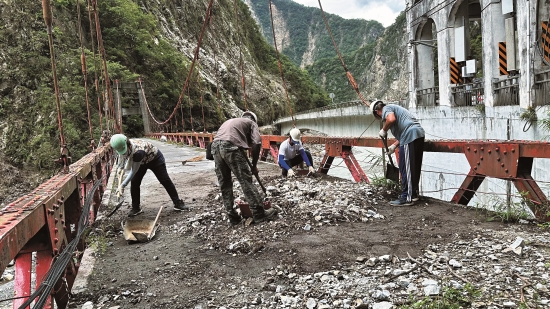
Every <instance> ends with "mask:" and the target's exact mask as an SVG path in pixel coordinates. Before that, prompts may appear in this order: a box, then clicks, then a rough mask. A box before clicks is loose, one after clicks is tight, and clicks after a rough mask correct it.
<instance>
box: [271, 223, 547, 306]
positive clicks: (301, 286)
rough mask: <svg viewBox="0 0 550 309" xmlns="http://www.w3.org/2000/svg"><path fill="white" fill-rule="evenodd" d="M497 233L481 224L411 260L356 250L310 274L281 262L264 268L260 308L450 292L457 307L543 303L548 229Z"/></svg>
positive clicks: (372, 302) (388, 300) (410, 299)
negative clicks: (344, 261)
mask: <svg viewBox="0 0 550 309" xmlns="http://www.w3.org/2000/svg"><path fill="white" fill-rule="evenodd" d="M503 236H504V235H502V234H500V233H498V232H494V231H490V230H487V231H484V236H479V237H478V238H475V239H473V240H472V241H456V242H452V243H449V244H445V245H431V246H429V247H428V248H426V249H425V250H424V252H425V253H424V255H423V256H422V257H418V258H416V259H415V258H412V257H410V256H409V258H408V259H399V258H398V257H396V256H390V255H385V256H379V257H371V258H367V257H358V258H357V261H356V264H355V265H350V266H347V267H345V266H342V267H333V269H331V270H327V271H326V272H319V273H312V274H301V275H297V274H295V273H292V272H290V271H288V270H286V269H285V267H284V266H283V265H280V266H279V267H277V269H273V270H270V271H267V272H266V273H265V276H266V278H267V279H266V286H265V289H266V290H271V291H273V292H275V293H274V294H273V295H272V296H271V297H270V298H269V299H266V300H265V302H266V303H265V305H266V306H265V307H266V308H285V307H290V308H311V309H313V308H318V309H320V308H373V309H381V308H394V307H396V306H398V305H404V304H412V303H414V302H417V301H421V300H423V299H425V297H432V298H433V299H436V300H437V299H438V298H439V299H441V298H444V297H445V293H447V295H449V294H450V293H452V292H453V291H454V292H457V291H458V295H459V296H460V297H458V298H456V296H455V299H453V300H455V301H457V300H460V301H461V302H462V305H463V308H487V309H497V308H522V307H521V306H520V304H521V303H524V305H526V307H523V308H548V307H550V293H549V288H550V260H549V259H548V257H549V253H550V233H548V232H546V233H541V234H540V235H537V236H535V237H534V238H532V239H530V240H529V241H528V242H527V241H525V240H523V239H522V238H521V237H517V239H516V240H515V241H514V239H511V240H510V239H506V238H502V237H503ZM525 243H529V245H525ZM518 248H519V249H518ZM447 297H449V296H447ZM425 307H427V305H425V306H424V307H422V306H421V307H415V308H425ZM430 308H431V307H430ZM453 308H454V307H453ZM457 308H458V307H457Z"/></svg>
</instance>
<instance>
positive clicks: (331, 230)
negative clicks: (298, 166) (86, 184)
mask: <svg viewBox="0 0 550 309" xmlns="http://www.w3.org/2000/svg"><path fill="white" fill-rule="evenodd" d="M170 147H171V148H170V149H172V148H173V150H165V149H164V148H163V150H162V151H163V152H164V153H165V155H166V157H167V161H169V163H168V164H167V165H168V170H169V174H170V175H171V177H172V179H173V180H174V182H175V184H176V187H177V188H178V191H179V192H180V195H181V197H182V198H183V199H184V200H185V201H186V202H187V203H188V204H189V205H190V206H191V210H190V211H189V212H176V211H173V210H172V203H171V201H170V200H169V198H168V195H167V194H166V193H165V191H164V190H163V189H162V187H161V186H160V185H159V184H158V182H157V181H156V179H154V177H152V175H149V174H151V173H150V172H149V173H148V174H147V176H146V179H145V180H144V184H143V185H142V205H143V206H144V208H145V214H142V215H141V216H144V217H147V218H154V217H155V215H156V213H157V211H158V208H159V207H160V206H165V209H164V210H163V211H162V213H161V215H160V219H159V222H160V229H159V231H158V232H157V235H156V236H155V238H154V239H153V240H151V241H150V242H148V243H136V244H128V243H127V242H126V241H125V240H124V238H123V237H122V236H121V221H123V220H125V219H126V213H127V211H128V210H129V208H128V207H129V206H128V205H129V204H128V202H125V204H124V205H123V207H122V208H121V209H120V210H119V211H118V212H117V213H116V214H115V215H114V216H113V217H111V218H104V219H103V220H100V221H99V222H98V223H96V225H95V226H94V230H93V232H92V234H91V237H90V238H91V239H95V240H96V244H95V246H96V253H95V256H96V264H95V265H94V268H93V273H92V275H91V276H90V277H89V278H88V280H89V285H88V289H87V290H86V291H84V292H82V293H78V294H76V295H74V296H73V298H72V300H71V302H70V308H81V307H82V304H84V303H85V302H87V301H91V302H92V303H93V304H94V307H93V308H117V307H116V306H120V307H118V308H248V307H247V306H251V305H254V304H257V303H258V301H257V300H258V299H261V298H268V297H269V296H270V295H273V294H274V293H275V291H274V290H273V288H272V287H273V285H272V284H276V283H277V282H276V279H275V278H274V273H276V272H277V271H278V270H281V269H283V270H288V271H290V272H293V273H298V274H307V273H317V272H323V271H329V270H331V269H334V268H335V267H337V268H338V269H345V268H346V267H347V266H349V265H354V264H355V263H357V262H356V259H357V258H358V257H360V256H364V257H367V258H368V257H377V256H381V255H387V254H389V255H394V256H397V257H400V258H406V257H407V253H408V254H410V255H411V256H413V257H416V256H419V255H422V253H423V250H424V249H425V248H426V247H428V246H429V245H432V244H440V243H445V242H450V241H456V240H464V241H468V240H471V239H473V238H479V237H480V236H481V237H482V236H483V233H484V231H486V230H500V229H509V228H514V226H513V225H509V224H503V223H500V222H487V221H486V220H485V219H484V216H483V214H482V213H480V212H479V211H476V210H472V209H471V208H465V207H461V206H457V205H454V204H450V203H447V202H442V201H438V200H434V199H429V198H424V199H422V200H421V201H420V202H418V203H417V204H416V205H414V206H410V207H392V206H390V205H389V204H388V203H387V201H388V200H389V199H391V198H393V197H395V196H392V195H391V194H389V195H388V192H386V191H385V190H379V189H378V190H377V189H373V191H372V192H374V193H373V195H374V196H375V200H376V199H378V200H377V202H375V203H371V202H370V201H371V200H370V199H365V200H364V204H363V205H362V206H361V207H366V208H368V209H372V210H374V211H376V213H378V214H379V215H381V216H382V217H381V219H375V220H367V221H366V222H362V221H360V220H341V221H334V220H332V221H330V222H325V224H321V223H320V222H314V221H312V220H311V219H310V218H303V217H300V216H292V215H291V214H290V209H286V211H287V212H285V214H282V215H281V216H280V217H279V218H277V219H276V220H274V221H272V222H265V223H260V224H251V225H246V224H241V225H238V226H229V224H228V223H227V222H226V221H224V220H222V213H223V211H222V205H221V199H219V198H218V199H216V196H217V195H218V193H219V189H218V187H217V186H216V183H217V181H216V176H215V173H214V170H213V162H210V161H206V160H204V161H201V162H192V163H188V165H187V164H186V165H181V158H189V157H192V156H196V155H200V154H201V152H200V151H197V150H195V149H191V148H187V147H184V148H180V147H178V148H176V147H173V146H170ZM182 149H183V152H182ZM168 151H174V152H176V151H177V153H178V155H177V156H171V157H169V156H170V154H167V152H168ZM259 170H260V175H261V177H262V178H263V179H264V180H265V186H266V187H268V186H270V185H273V184H275V183H276V182H278V181H281V180H280V178H279V176H278V174H279V173H280V170H279V168H278V167H276V166H275V165H273V164H260V165H259ZM147 177H150V178H147ZM315 181H317V182H319V183H325V182H326V183H330V181H332V180H331V179H330V177H328V179H323V178H317V179H315ZM349 184H350V186H352V185H353V184H352V183H351V182H349ZM128 191H129V190H128ZM126 193H127V194H129V192H126ZM357 195H360V193H357ZM127 199H129V196H128V197H127ZM279 206H280V207H281V208H283V209H285V207H291V206H289V205H285V204H284V203H281V204H280V205H279ZM105 212H107V210H104V211H103V213H105ZM204 214H208V215H204ZM198 217H199V218H200V220H198V219H197V218H198ZM305 224H311V226H312V227H313V228H312V229H310V230H307V229H304V228H301V227H302V226H304V225H305ZM520 228H521V229H523V230H525V229H535V228H536V227H529V226H521V227H520ZM535 232H536V231H535ZM250 235H252V236H250ZM254 235H257V236H258V237H259V238H258V240H257V241H256V240H254V237H255V236H254ZM264 236H265V237H264ZM239 237H243V238H248V240H247V239H244V242H247V241H248V242H249V247H248V248H244V249H242V248H241V249H240V250H231V244H230V243H228V239H231V241H232V240H234V239H235V238H237V239H238V238H239ZM250 239H252V241H250ZM274 281H275V282H274ZM252 307H254V306H252ZM255 308H264V307H263V306H262V305H257V306H255ZM266 308H267V306H266Z"/></svg>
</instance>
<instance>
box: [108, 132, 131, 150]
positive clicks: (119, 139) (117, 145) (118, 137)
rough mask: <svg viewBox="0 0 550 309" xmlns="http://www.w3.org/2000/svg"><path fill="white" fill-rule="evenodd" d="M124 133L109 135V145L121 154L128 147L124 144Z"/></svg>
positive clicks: (125, 139)
mask: <svg viewBox="0 0 550 309" xmlns="http://www.w3.org/2000/svg"><path fill="white" fill-rule="evenodd" d="M126 141H127V138H126V135H124V134H115V135H113V136H112V137H111V147H113V149H114V150H115V151H116V152H117V153H118V154H119V155H123V154H125V153H126V150H128V147H127V146H126Z"/></svg>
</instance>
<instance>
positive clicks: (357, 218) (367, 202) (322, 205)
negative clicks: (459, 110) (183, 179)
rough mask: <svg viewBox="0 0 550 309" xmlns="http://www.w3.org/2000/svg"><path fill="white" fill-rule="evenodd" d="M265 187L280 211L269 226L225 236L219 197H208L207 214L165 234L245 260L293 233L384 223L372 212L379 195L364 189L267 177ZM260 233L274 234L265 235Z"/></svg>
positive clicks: (239, 194)
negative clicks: (242, 256)
mask: <svg viewBox="0 0 550 309" xmlns="http://www.w3.org/2000/svg"><path fill="white" fill-rule="evenodd" d="M266 185H267V187H266V191H267V199H268V201H270V203H271V205H272V207H275V208H277V209H278V210H279V214H278V218H276V219H275V220H274V221H271V222H268V223H265V224H261V225H255V224H250V222H249V221H250V220H248V221H247V220H243V221H242V222H241V224H239V225H237V226H235V227H234V228H233V231H231V232H230V233H227V232H226V230H227V229H228V226H229V225H228V218H227V216H226V215H225V212H224V211H223V205H222V199H221V194H220V193H215V194H211V195H210V196H209V198H208V200H212V204H211V205H207V206H206V211H204V212H200V211H199V212H198V213H197V214H196V215H194V216H191V217H189V218H188V219H187V220H186V221H183V222H178V223H176V224H173V225H171V226H169V227H168V229H169V232H171V233H182V234H191V235H193V236H194V237H197V238H199V239H201V240H203V241H205V246H204V247H205V248H206V249H216V250H222V251H224V252H229V253H236V254H248V253H250V252H253V251H254V252H255V251H258V250H261V248H262V247H263V244H264V243H265V242H269V241H275V240H281V239H283V238H285V237H288V236H289V235H292V234H295V233H296V231H314V230H315V229H318V228H322V227H323V226H326V225H338V223H339V222H365V223H368V222H369V221H372V220H383V219H384V216H382V215H380V214H378V213H377V211H376V208H375V207H374V206H376V205H377V204H378V202H379V201H380V195H379V194H378V191H379V190H380V189H379V188H377V187H373V186H370V185H368V184H360V183H351V182H349V181H344V180H335V181H332V180H321V179H319V178H298V179H282V178H280V177H272V178H271V179H269V180H268V181H267V182H266ZM234 187H235V188H234V191H235V192H234V194H235V197H237V199H243V200H244V195H243V194H242V191H241V190H240V186H239V184H238V182H236V183H235V184H234ZM236 208H237V211H238V212H240V210H239V209H238V207H236ZM264 230H270V231H271V230H272V231H277V232H275V233H265V232H264Z"/></svg>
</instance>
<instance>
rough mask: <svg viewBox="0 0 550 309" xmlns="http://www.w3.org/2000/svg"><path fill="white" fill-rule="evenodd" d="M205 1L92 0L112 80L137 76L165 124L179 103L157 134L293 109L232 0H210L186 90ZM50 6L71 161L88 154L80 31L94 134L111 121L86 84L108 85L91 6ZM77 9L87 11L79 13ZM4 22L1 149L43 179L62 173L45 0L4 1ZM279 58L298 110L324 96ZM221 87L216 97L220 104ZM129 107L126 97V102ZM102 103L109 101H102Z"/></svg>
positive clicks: (137, 127) (0, 34)
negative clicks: (205, 26)
mask: <svg viewBox="0 0 550 309" xmlns="http://www.w3.org/2000/svg"><path fill="white" fill-rule="evenodd" d="M208 3H209V1H208V0H192V1H189V0H159V1H145V0H133V1H132V0H105V1H98V12H99V18H100V26H101V33H102V37H103V41H104V46H105V51H106V55H107V56H106V57H107V59H106V67H107V70H108V72H109V77H110V80H111V81H114V80H120V81H123V82H135V81H136V80H137V79H138V78H141V80H143V82H144V85H145V94H146V96H147V101H148V103H149V104H150V107H151V110H152V112H153V114H154V115H155V118H157V119H158V120H160V121H164V120H165V119H167V117H168V116H169V115H170V114H171V113H172V111H173V109H174V107H175V106H176V103H177V102H178V100H179V99H180V100H181V102H182V107H181V110H178V111H177V113H176V117H174V118H173V119H172V121H171V122H169V123H167V124H166V125H165V126H161V127H156V129H164V130H170V129H172V130H176V129H177V130H178V131H181V130H182V129H185V130H190V129H191V128H193V129H195V130H197V131H202V130H203V129H204V128H205V127H206V129H208V130H212V129H215V128H216V127H217V126H219V125H220V124H221V123H222V122H223V121H224V120H225V119H227V118H229V117H234V116H237V115H240V112H241V110H244V109H245V108H247V107H248V108H249V109H250V110H252V111H254V112H256V113H257V114H258V116H259V118H260V121H259V122H260V124H265V123H270V122H271V121H272V120H274V119H276V118H278V117H279V116H281V115H286V114H288V106H287V105H288V103H287V99H286V95H285V92H284V88H283V85H282V83H281V77H280V75H279V70H278V65H277V60H276V54H275V50H274V49H273V48H272V47H271V46H270V45H269V44H268V43H267V42H266V41H265V40H264V38H263V36H262V35H261V33H260V32H259V28H258V26H257V25H256V23H255V21H254V20H253V19H252V17H251V15H250V11H249V10H248V7H247V6H246V5H245V4H244V3H243V2H241V1H236V2H235V3H236V8H235V7H234V2H233V1H231V0H218V1H215V2H214V6H213V13H212V19H211V22H210V23H209V27H208V29H206V32H205V35H204V38H203V42H202V47H201V52H200V59H199V61H198V63H197V66H196V68H195V71H194V74H193V75H192V76H191V79H190V88H189V91H186V92H183V91H182V90H183V85H184V83H185V79H186V76H187V74H188V71H189V68H190V63H191V59H192V55H193V51H194V50H195V48H196V46H197V41H198V38H199V34H200V30H201V27H202V24H203V21H204V17H205V12H206V8H207V5H208ZM51 4H52V9H53V17H54V19H53V28H52V29H53V43H54V55H55V62H56V67H57V70H56V72H57V77H58V81H59V93H60V96H59V97H60V105H61V114H62V117H63V128H64V137H65V140H66V142H67V146H68V148H69V150H70V151H71V156H72V158H73V160H77V159H79V158H80V157H81V156H82V155H84V154H85V153H87V152H88V151H89V150H88V145H89V138H90V134H89V133H88V131H89V127H88V122H87V108H86V91H85V88H84V82H83V75H82V72H81V63H80V58H81V55H80V50H81V44H80V40H79V36H82V37H83V40H82V41H83V46H82V47H83V48H84V50H85V52H86V60H87V73H88V74H87V85H88V97H89V103H90V105H91V117H92V123H93V138H94V139H95V140H96V141H98V140H99V134H100V131H101V128H103V129H105V128H107V127H109V128H111V127H112V121H111V122H110V124H109V125H108V124H107V123H106V122H105V117H103V123H102V124H101V126H100V124H99V112H98V102H97V97H98V95H97V94H98V92H96V90H95V88H94V86H93V85H94V82H95V80H94V79H95V77H96V76H97V77H99V85H100V86H99V93H103V91H104V90H105V89H106V85H105V83H104V81H103V80H102V76H103V64H102V62H100V59H99V56H98V44H97V41H96V39H95V36H94V37H92V35H91V33H93V32H94V31H90V29H92V30H95V23H94V22H91V23H90V20H89V15H88V7H87V6H86V1H83V0H51ZM77 5H79V7H80V11H81V12H82V13H81V16H80V19H79V17H78V15H77V12H78V11H77ZM235 12H236V13H235ZM0 18H1V20H2V22H1V26H0V132H1V134H0V156H1V157H2V158H3V159H4V160H5V162H6V163H8V164H10V165H12V166H15V167H17V168H23V169H25V170H29V171H42V175H44V174H46V175H47V174H50V173H52V172H56V170H57V169H58V167H56V166H55V165H54V163H53V160H54V159H56V158H58V157H59V147H60V145H59V130H58V121H57V109H56V105H57V104H56V97H55V95H54V90H53V79H52V76H53V73H52V69H51V67H52V66H51V61H50V50H49V44H48V35H47V32H46V27H45V25H44V19H43V17H42V7H41V3H40V1H34V0H33V1H31V0H21V1H17V5H15V4H14V2H13V1H11V0H0ZM92 20H93V17H92ZM79 28H82V32H80V31H79ZM94 52H95V53H94ZM241 55H242V56H241ZM241 57H242V59H243V65H242V71H243V72H244V75H245V77H246V78H245V86H246V98H247V100H246V102H247V103H246V106H245V102H244V99H243V98H244V93H243V88H242V86H241V85H242V83H241V66H240V61H239V59H240V58H241ZM282 63H283V67H284V72H285V80H286V84H287V88H288V90H289V98H290V100H289V101H290V104H292V105H293V106H292V107H293V110H295V111H299V110H303V109H308V108H313V107H318V106H323V105H325V104H327V103H328V102H329V99H328V97H327V95H326V93H324V92H323V91H322V90H321V89H320V88H319V87H318V86H316V85H315V84H314V83H313V82H312V81H311V78H310V77H309V76H308V75H307V72H305V71H303V70H301V69H299V68H298V67H296V66H295V65H293V64H292V63H291V62H290V60H289V59H288V58H286V57H284V56H282ZM197 72H200V73H197ZM217 93H219V97H220V100H217V99H216V95H217ZM201 95H202V97H203V99H202V103H201ZM100 97H102V96H100ZM130 102H131V101H130V100H129V99H128V98H123V101H122V105H123V106H127V105H128V104H130ZM296 102H299V104H297V103H296ZM100 103H101V106H102V108H104V107H105V105H106V102H105V101H104V100H103V98H102V99H101V102H100ZM203 107H204V113H205V122H204V123H203V121H202V111H203ZM190 113H191V114H192V117H191V115H190ZM191 119H192V121H193V124H192V125H191V123H190V122H191ZM182 122H183V123H184V127H182ZM123 124H124V131H125V132H126V133H128V134H129V135H133V136H136V135H140V134H141V132H142V126H141V117H140V116H127V117H124V119H123ZM31 188H32V187H31ZM31 188H29V189H31ZM1 202H2V197H1V196H0V203H1Z"/></svg>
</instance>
